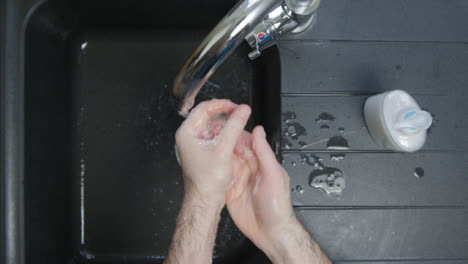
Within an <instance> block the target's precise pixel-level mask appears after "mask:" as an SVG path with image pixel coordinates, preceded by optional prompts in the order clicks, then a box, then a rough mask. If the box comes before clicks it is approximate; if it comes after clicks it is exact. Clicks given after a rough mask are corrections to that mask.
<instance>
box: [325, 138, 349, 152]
mask: <svg viewBox="0 0 468 264" xmlns="http://www.w3.org/2000/svg"><path fill="white" fill-rule="evenodd" d="M327 149H349V145H348V141H347V140H346V139H345V138H344V137H342V136H334V137H331V138H330V139H329V140H328V142H327Z"/></svg>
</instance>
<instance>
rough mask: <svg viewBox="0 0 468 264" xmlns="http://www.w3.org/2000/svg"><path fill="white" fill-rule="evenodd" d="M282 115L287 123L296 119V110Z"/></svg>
mask: <svg viewBox="0 0 468 264" xmlns="http://www.w3.org/2000/svg"><path fill="white" fill-rule="evenodd" d="M282 115H283V120H284V122H285V123H286V124H287V123H289V122H290V121H291V120H294V119H296V113H294V112H284V113H283V114H282Z"/></svg>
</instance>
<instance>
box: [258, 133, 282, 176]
mask: <svg viewBox="0 0 468 264" xmlns="http://www.w3.org/2000/svg"><path fill="white" fill-rule="evenodd" d="M252 134H253V149H254V152H255V155H256V156H257V160H258V166H259V169H260V170H261V171H262V172H263V173H266V174H267V175H278V174H280V172H282V170H281V169H282V167H281V165H280V164H279V163H278V161H277V160H276V156H275V154H274V153H273V151H272V150H271V147H270V145H269V144H268V142H267V140H266V133H265V129H264V128H263V127H262V126H257V127H256V128H255V129H254V130H253V132H252Z"/></svg>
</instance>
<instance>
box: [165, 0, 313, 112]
mask: <svg viewBox="0 0 468 264" xmlns="http://www.w3.org/2000/svg"><path fill="white" fill-rule="evenodd" d="M288 1H289V2H292V3H294V8H293V9H290V8H288V6H287V3H286V2H284V1H282V0H242V1H241V2H239V3H238V4H237V5H236V6H235V7H234V8H233V9H232V10H231V11H229V13H228V14H227V15H226V16H225V17H224V18H223V19H222V20H221V21H220V22H219V23H218V25H216V27H215V28H214V29H213V30H212V31H211V32H210V33H209V34H208V35H207V36H206V38H205V39H204V40H203V41H202V43H201V44H200V45H199V46H198V47H197V49H196V50H195V52H194V53H193V54H192V56H191V57H190V58H189V59H188V60H187V62H186V63H185V65H184V66H183V67H182V69H181V70H180V72H179V74H178V75H177V76H176V79H175V81H174V86H173V93H174V95H175V96H176V97H177V98H178V99H179V100H180V101H181V102H180V106H179V107H180V108H179V114H181V115H183V116H186V115H187V114H188V112H189V110H190V109H191V108H192V106H193V104H194V103H195V97H196V96H197V94H198V92H199V91H200V89H201V88H202V87H203V85H204V84H205V82H206V81H207V80H208V79H209V78H210V77H211V75H212V74H213V73H214V72H215V70H216V69H217V68H218V67H219V66H220V65H221V63H223V61H224V60H225V59H226V58H227V57H228V56H229V55H230V54H231V53H232V51H233V50H234V49H235V48H236V47H237V46H239V44H240V43H241V42H242V41H243V40H244V39H245V40H247V42H249V44H250V45H251V46H252V47H253V48H255V50H254V51H253V52H251V54H249V57H250V58H251V59H255V58H257V57H258V56H260V51H261V50H262V49H265V48H267V47H269V46H271V45H273V44H274V41H275V40H276V39H277V38H278V37H279V36H280V35H282V34H284V33H286V32H288V31H291V30H292V29H294V28H296V27H297V26H298V25H299V24H300V23H301V22H298V21H300V20H301V19H303V18H302V17H304V15H307V16H308V17H312V16H311V15H309V13H311V12H309V11H310V10H312V12H313V11H315V9H316V8H317V6H318V3H319V2H320V0H288ZM304 3H308V4H309V5H312V6H313V7H312V9H311V8H305V10H306V11H307V14H304V13H302V14H297V16H296V14H295V13H294V10H300V11H304V7H303V5H304ZM291 5H292V4H291ZM296 18H299V19H296Z"/></svg>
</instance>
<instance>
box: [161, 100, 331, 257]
mask: <svg viewBox="0 0 468 264" xmlns="http://www.w3.org/2000/svg"><path fill="white" fill-rule="evenodd" d="M250 113H251V109H250V108H249V106H247V105H236V104H234V103H232V102H231V101H229V100H211V101H207V102H203V103H201V104H199V105H198V106H197V107H196V108H195V109H193V110H192V111H191V113H190V115H189V116H188V118H187V119H186V120H185V121H184V123H183V124H182V125H181V127H180V128H179V129H178V130H177V132H176V144H177V149H178V153H179V158H180V162H181V166H182V170H183V176H184V189H185V196H184V203H183V205H182V209H181V212H180V215H179V218H178V223H177V227H176V230H175V233H174V238H173V241H172V245H171V248H170V250H169V254H168V260H167V263H184V262H185V261H187V258H190V262H191V263H197V257H195V256H193V253H194V254H195V255H200V256H201V257H200V258H199V259H203V261H200V263H206V262H208V261H210V260H208V259H211V250H212V244H211V242H212V243H214V237H215V233H216V227H217V223H218V221H219V213H220V211H221V209H222V208H223V207H224V206H225V205H226V206H227V209H228V211H229V214H230V215H231V217H232V219H233V221H234V222H235V224H236V226H237V227H238V228H239V229H240V230H241V231H242V232H243V233H244V234H245V235H246V236H247V237H248V238H249V239H250V240H251V241H252V242H253V243H254V244H255V245H256V246H257V247H258V248H260V249H261V250H263V251H264V252H265V253H266V255H267V256H268V257H269V258H270V259H271V260H272V261H273V262H275V263H294V262H295V261H294V259H296V260H297V262H296V263H315V261H313V260H314V259H315V260H317V261H323V262H316V263H327V261H328V259H327V258H326V256H325V255H324V254H323V253H322V252H321V251H320V248H319V247H318V245H316V244H315V242H314V241H313V240H312V238H311V237H310V235H309V234H308V233H307V231H306V230H305V229H304V227H303V226H302V225H301V224H300V222H299V221H298V220H297V218H296V216H295V214H294V212H293V208H292V205H291V198H290V185H289V177H288V175H287V173H286V172H285V170H284V169H283V168H282V167H281V165H280V164H279V163H278V162H277V160H276V157H275V154H274V153H273V151H272V150H271V148H270V146H269V144H268V142H267V140H266V134H265V130H264V129H263V127H261V126H258V127H256V128H255V129H254V130H253V132H252V133H249V132H247V131H245V130H244V128H245V125H246V124H247V121H248V119H249V116H250ZM226 116H227V117H226ZM213 219H214V220H213ZM195 226H196V227H195ZM213 226H214V228H213ZM195 228H198V230H197V231H196V232H194V231H193V229H195ZM197 236H199V237H201V239H194V237H197ZM199 240H203V241H205V240H207V241H209V242H210V243H208V244H206V243H203V242H202V241H199ZM206 247H211V248H210V249H209V250H210V253H207V250H206V249H205V248H206ZM187 248H188V249H187ZM311 261H313V262H311Z"/></svg>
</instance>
